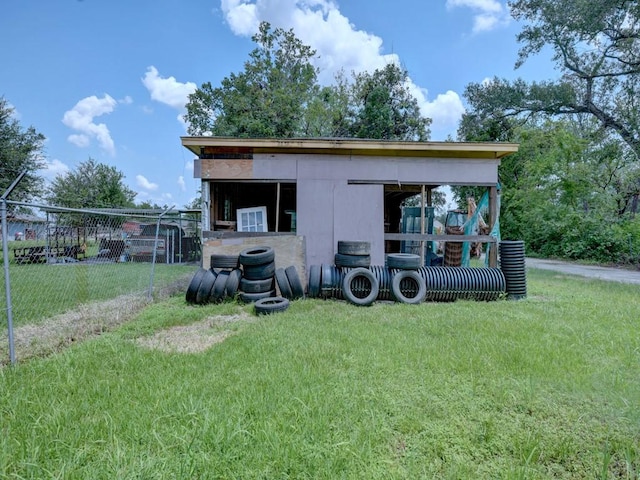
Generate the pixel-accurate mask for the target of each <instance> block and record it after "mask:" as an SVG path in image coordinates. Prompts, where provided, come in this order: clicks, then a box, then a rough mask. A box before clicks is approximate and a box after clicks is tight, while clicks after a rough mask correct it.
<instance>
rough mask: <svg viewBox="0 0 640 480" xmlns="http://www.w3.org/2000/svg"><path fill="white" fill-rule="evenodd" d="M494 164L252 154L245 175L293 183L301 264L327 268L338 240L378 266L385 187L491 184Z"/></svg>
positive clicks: (381, 261) (494, 177)
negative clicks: (360, 244)
mask: <svg viewBox="0 0 640 480" xmlns="http://www.w3.org/2000/svg"><path fill="white" fill-rule="evenodd" d="M499 164H500V160H499V159H464V158H426V157H391V156H390V157H380V156H354V157H350V156H346V155H319V154H304V155H302V154H254V157H253V166H252V170H253V171H252V174H250V176H251V178H252V179H253V180H265V181H293V182H296V183H297V199H296V201H297V207H296V208H297V233H298V234H299V235H302V236H304V237H305V241H306V254H307V257H306V264H307V265H319V264H322V263H333V261H334V254H335V252H336V249H337V242H338V241H339V240H356V241H369V242H371V254H372V259H371V261H372V264H374V265H383V264H384V184H385V183H386V184H405V185H409V184H411V185H423V184H424V185H495V184H496V183H497V181H498V165H499ZM203 180H205V181H206V179H203ZM240 181H241V180H240ZM350 182H360V183H359V184H356V183H350ZM367 183H368V184H367ZM203 193H204V190H203Z"/></svg>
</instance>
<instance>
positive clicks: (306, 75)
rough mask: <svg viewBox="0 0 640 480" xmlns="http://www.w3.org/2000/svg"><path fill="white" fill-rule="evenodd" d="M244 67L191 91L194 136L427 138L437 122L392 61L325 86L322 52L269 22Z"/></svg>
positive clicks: (340, 76)
mask: <svg viewBox="0 0 640 480" xmlns="http://www.w3.org/2000/svg"><path fill="white" fill-rule="evenodd" d="M253 41H254V42H256V44H257V47H256V48H255V49H254V50H253V51H252V52H251V53H250V55H249V60H248V61H247V62H245V64H244V70H243V71H242V72H239V73H232V74H231V75H229V76H228V77H225V78H224V79H223V80H222V82H221V85H220V86H219V87H217V88H214V87H213V86H212V85H211V83H204V84H203V85H202V86H201V87H200V88H199V89H197V90H196V91H195V92H194V93H193V94H191V95H190V96H189V102H188V104H187V114H186V115H185V120H186V121H187V122H188V124H189V127H188V131H189V133H190V134H191V135H202V134H206V133H208V134H212V135H219V136H234V137H276V138H278V137H359V138H377V139H388V140H428V138H429V133H430V132H429V128H428V127H429V124H430V123H431V120H430V119H428V118H425V117H423V116H422V115H421V114H420V108H419V106H418V102H417V100H416V99H415V98H414V97H413V95H412V94H411V92H410V90H409V89H408V87H407V82H408V74H407V72H406V70H404V69H402V68H401V67H399V66H398V65H395V64H389V65H386V66H385V67H384V68H382V69H378V70H375V71H374V72H363V73H359V74H353V75H352V77H351V78H347V77H346V76H345V75H344V74H343V73H340V74H338V75H337V76H336V78H335V83H334V84H333V85H330V86H321V85H319V84H318V82H317V75H318V71H317V69H316V68H315V67H313V65H312V63H311V61H312V59H313V57H314V55H315V51H314V50H313V49H311V47H309V46H307V45H304V44H303V43H302V42H301V41H300V40H299V39H298V38H297V37H296V36H295V34H294V32H293V30H289V31H285V30H283V29H280V28H276V29H275V30H272V29H271V26H270V25H269V24H268V23H266V22H263V23H262V24H261V25H260V29H259V32H258V33H257V34H256V35H254V36H253Z"/></svg>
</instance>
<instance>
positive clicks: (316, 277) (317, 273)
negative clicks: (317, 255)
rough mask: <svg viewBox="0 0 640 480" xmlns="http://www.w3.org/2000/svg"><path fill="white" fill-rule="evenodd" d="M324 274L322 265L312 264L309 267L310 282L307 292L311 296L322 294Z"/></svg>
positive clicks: (316, 296) (315, 296)
mask: <svg viewBox="0 0 640 480" xmlns="http://www.w3.org/2000/svg"><path fill="white" fill-rule="evenodd" d="M321 276H322V268H321V267H320V265H311V266H310V267H309V283H308V284H307V293H308V294H309V297H311V298H318V297H319V296H320V277H321Z"/></svg>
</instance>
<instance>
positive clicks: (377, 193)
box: [296, 179, 384, 265]
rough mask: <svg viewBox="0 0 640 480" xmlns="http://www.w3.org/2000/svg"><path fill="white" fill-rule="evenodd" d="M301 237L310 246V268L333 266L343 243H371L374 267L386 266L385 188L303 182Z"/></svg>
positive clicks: (299, 213)
mask: <svg viewBox="0 0 640 480" xmlns="http://www.w3.org/2000/svg"><path fill="white" fill-rule="evenodd" d="M296 201H297V233H298V234H299V235H303V236H304V237H305V240H306V246H307V265H320V264H322V263H331V264H332V263H333V261H334V258H333V256H334V254H335V253H336V251H337V245H338V241H339V240H356V241H367V242H371V263H372V264H373V265H384V187H383V185H349V184H347V182H346V181H345V180H327V179H301V180H298V189H297V200H296Z"/></svg>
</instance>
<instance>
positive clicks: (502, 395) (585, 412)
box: [0, 271, 640, 479]
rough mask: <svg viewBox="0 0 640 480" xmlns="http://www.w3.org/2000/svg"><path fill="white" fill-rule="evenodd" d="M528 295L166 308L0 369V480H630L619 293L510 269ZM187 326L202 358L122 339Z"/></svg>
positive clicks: (631, 403)
mask: <svg viewBox="0 0 640 480" xmlns="http://www.w3.org/2000/svg"><path fill="white" fill-rule="evenodd" d="M528 293H529V296H528V298H527V299H525V300H520V301H498V302H490V303H479V302H456V303H449V304H442V303H439V304H422V305H419V306H411V305H400V304H382V303H376V304H375V305H374V306H372V307H369V308H359V307H355V306H352V305H349V304H347V303H344V302H338V301H320V300H313V301H311V300H303V301H297V302H293V303H292V305H291V307H290V308H289V310H287V311H286V312H284V313H281V314H276V315H272V316H267V317H255V316H253V315H252V314H251V308H250V307H249V306H244V305H240V306H239V305H236V304H222V305H209V306H206V307H194V306H188V305H186V304H185V302H184V296H183V295H180V296H176V297H172V298H170V299H168V300H166V301H163V302H158V303H155V304H153V305H150V306H149V307H147V308H146V309H145V310H144V311H143V312H142V313H141V314H140V315H138V316H137V317H136V318H135V319H134V320H133V321H131V322H129V323H128V324H127V325H126V326H123V327H120V328H119V329H118V330H116V331H113V332H109V333H105V334H103V335H101V336H100V337H98V338H95V339H92V340H89V341H86V342H83V343H80V344H78V345H74V346H72V347H71V348H68V349H66V350H64V351H63V352H62V353H59V354H56V355H54V356H50V357H48V358H44V359H35V360H31V361H28V362H25V363H22V364H19V365H18V366H16V367H14V368H6V367H5V368H4V369H1V370H0V419H1V420H0V422H2V423H1V425H2V434H1V435H0V478H34V479H35V478H38V479H39V478H65V479H73V478H91V479H114V478H154V479H155V478H167V479H168V478H172V479H173V478H180V479H182V478H185V479H193V478H221V479H228V478H238V479H254V478H255V479H257V478H263V479H272V478H291V479H300V478H303V479H304V478H309V479H318V478H319V479H335V478H358V479H360V478H361V479H378V478H384V479H395V478H399V479H400V478H406V479H416V478H434V479H442V478H445V479H446V478H450V479H478V478H505V479H539V478H540V479H542V478H575V479H583V478H602V479H605V478H611V479H618V478H629V479H631V478H638V475H639V474H640V380H639V379H638V377H639V375H638V370H639V368H638V367H639V366H640V329H639V328H638V327H639V324H640V297H639V296H638V293H637V287H635V286H626V285H620V284H614V283H604V282H599V281H587V280H583V279H576V278H567V277H562V276H559V275H557V274H554V273H552V272H543V271H530V272H529V275H528ZM247 314H248V315H247ZM219 315H223V316H226V317H220V318H218V317H216V316H219ZM238 315H240V316H239V317H238ZM205 319H209V320H207V323H206V325H209V326H208V327H207V328H206V329H205V331H204V332H203V333H201V335H202V336H211V337H215V336H219V338H222V337H223V336H226V339H225V340H224V341H222V342H220V343H217V344H215V345H214V346H212V347H211V348H209V349H207V350H205V351H202V352H199V353H176V352H174V353H168V352H166V351H162V350H158V349H151V348H148V347H143V346H140V345H139V343H138V340H140V339H141V338H147V337H150V336H151V335H153V334H154V333H157V332H159V331H162V330H163V329H168V328H169V327H171V326H178V325H182V326H188V325H196V324H199V322H201V321H203V320H205ZM225 319H226V320H225Z"/></svg>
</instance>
